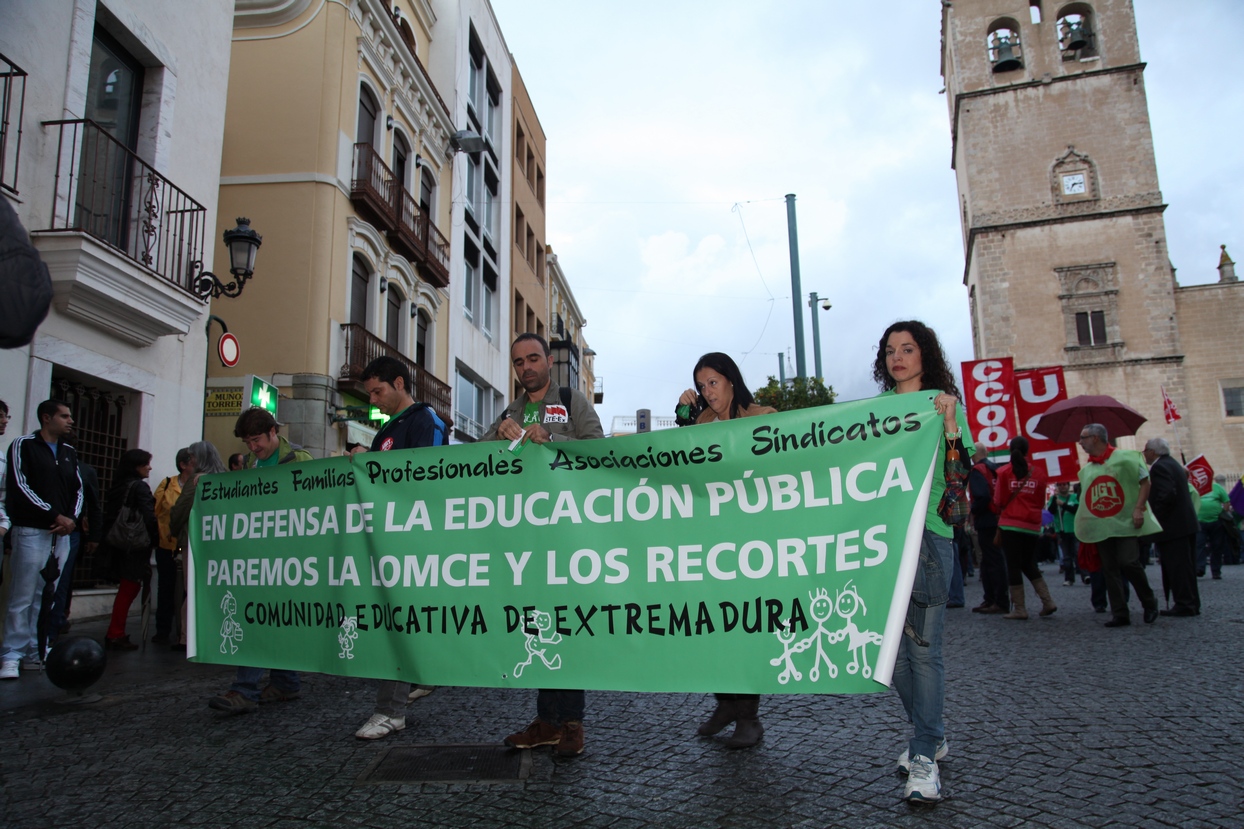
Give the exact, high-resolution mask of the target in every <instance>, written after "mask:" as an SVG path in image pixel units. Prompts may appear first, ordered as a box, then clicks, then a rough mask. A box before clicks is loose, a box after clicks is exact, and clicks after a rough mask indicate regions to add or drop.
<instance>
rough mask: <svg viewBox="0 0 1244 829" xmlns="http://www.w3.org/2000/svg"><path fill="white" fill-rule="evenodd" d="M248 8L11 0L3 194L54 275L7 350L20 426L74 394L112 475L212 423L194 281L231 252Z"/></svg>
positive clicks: (98, 463) (161, 471)
mask: <svg viewBox="0 0 1244 829" xmlns="http://www.w3.org/2000/svg"><path fill="white" fill-rule="evenodd" d="M232 23H233V2H232V0H201V2H195V3H167V2H164V0H65V1H63V2H55V3H49V2H44V0H4V2H3V3H0V75H2V76H3V77H0V83H3V87H4V88H3V96H2V99H3V101H4V109H5V111H4V112H3V113H0V115H2V116H3V117H0V122H2V123H3V131H4V132H3V136H2V137H0V148H2V150H3V156H2V159H0V198H6V199H8V200H9V201H10V203H11V204H12V205H13V207H14V208H15V210H16V211H17V214H18V216H19V218H20V219H21V221H22V223H23V224H24V225H25V226H26V228H27V229H28V230H29V231H31V236H32V238H33V240H34V243H35V246H36V247H37V248H38V249H39V251H40V254H41V255H42V257H43V259H44V261H45V262H46V263H47V265H48V269H49V271H50V273H51V275H52V280H53V284H54V300H53V307H52V310H51V312H50V313H49V315H48V318H47V319H46V320H45V321H44V323H43V325H42V326H41V327H40V329H39V331H38V333H37V334H36V336H35V339H34V341H33V342H32V343H31V344H30V345H29V346H28V347H26V348H22V349H14V350H10V351H0V398H2V399H3V400H4V401H5V402H7V403H8V404H9V407H10V411H11V413H12V415H13V422H12V424H11V427H10V430H9V435H8V437H12V436H13V435H15V434H19V433H21V432H31V431H33V430H34V429H36V428H37V426H38V424H37V420H36V418H35V408H36V407H37V406H38V404H39V403H40V402H41V401H43V400H46V399H48V398H49V397H57V398H60V399H63V400H65V401H66V402H67V403H68V404H69V405H70V407H71V409H72V410H73V414H74V418H75V420H76V421H77V426H76V431H75V438H74V444H75V447H76V448H77V449H78V453H79V455H80V456H81V457H82V458H83V460H86V461H87V462H89V463H91V464H92V465H93V466H95V467H96V469H97V471H98V472H99V475H100V480H101V484H103V485H105V486H106V485H107V483H108V482H109V481H110V480H111V475H112V472H113V468H114V467H115V465H116V462H117V460H118V459H119V457H120V455H121V454H122V453H123V452H124V451H125V450H126V449H131V448H141V449H146V450H148V451H150V452H151V453H152V454H153V455H154V460H153V464H154V469H155V473H154V474H153V478H155V477H156V476H157V475H158V476H163V475H167V474H170V473H175V472H176V467H175V465H174V455H175V453H176V451H177V450H178V449H179V448H180V447H183V446H186V445H187V444H189V443H191V442H193V441H195V440H198V439H199V437H200V434H201V429H202V416H203V394H204V391H203V381H204V364H205V357H206V354H205V350H206V337H205V334H204V327H205V323H206V317H207V314H208V305H207V303H206V301H204V300H202V299H200V298H199V297H198V296H196V295H195V294H194V293H193V291H192V290H191V287H192V285H193V282H194V275H195V274H196V273H198V272H199V271H200V270H215V265H214V260H215V258H216V256H217V255H218V254H219V255H220V257H221V258H220V263H221V264H222V265H223V266H224V267H225V269H226V271H227V267H228V266H227V262H228V255H227V252H226V251H225V249H224V247H223V245H222V244H221V242H220V235H219V232H218V230H217V227H216V218H215V217H216V202H217V192H218V187H219V179H220V158H221V142H222V136H223V132H224V120H225V99H226V87H227V83H228V75H229V57H230V32H231V29H232ZM6 442H7V441H6ZM87 564H88V565H89V562H88V563H87ZM80 566H81V565H80Z"/></svg>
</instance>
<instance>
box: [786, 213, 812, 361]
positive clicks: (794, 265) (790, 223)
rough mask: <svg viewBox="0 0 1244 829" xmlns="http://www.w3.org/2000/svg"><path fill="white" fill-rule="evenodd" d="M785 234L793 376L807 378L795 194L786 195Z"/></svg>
mask: <svg viewBox="0 0 1244 829" xmlns="http://www.w3.org/2000/svg"><path fill="white" fill-rule="evenodd" d="M786 233H787V236H789V237H790V285H791V303H790V304H791V308H793V309H794V312H795V376H797V377H807V376H808V366H807V361H806V360H805V359H804V356H803V311H800V310H799V297H801V296H803V289H802V288H800V287H799V231H798V230H797V229H796V226H795V194H794V193H787V194H786Z"/></svg>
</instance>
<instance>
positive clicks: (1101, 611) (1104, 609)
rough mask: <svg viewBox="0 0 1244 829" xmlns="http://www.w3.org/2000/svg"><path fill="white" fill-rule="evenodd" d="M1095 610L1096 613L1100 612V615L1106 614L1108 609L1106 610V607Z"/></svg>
mask: <svg viewBox="0 0 1244 829" xmlns="http://www.w3.org/2000/svg"><path fill="white" fill-rule="evenodd" d="M1093 610H1095V611H1096V612H1098V613H1105V612H1106V608H1104V607H1095V608H1093Z"/></svg>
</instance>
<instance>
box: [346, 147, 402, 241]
mask: <svg viewBox="0 0 1244 829" xmlns="http://www.w3.org/2000/svg"><path fill="white" fill-rule="evenodd" d="M392 189H393V171H392V170H390V169H389V167H388V165H387V164H385V163H384V162H383V161H382V160H381V159H380V154H379V153H377V152H376V150H375V148H374V147H372V145H371V144H355V145H354V180H353V181H351V182H350V199H351V201H353V202H354V204H355V206H356V207H359V208H361V209H362V212H364V213H367V214H369V215H368V218H370V219H371V220H372V221H374V222H375V223H376V224H377V225H378V226H379V227H380V229H381V230H387V231H391V230H395V229H396V218H395V216H394V213H393V199H392V196H391V192H392Z"/></svg>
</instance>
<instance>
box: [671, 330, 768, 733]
mask: <svg viewBox="0 0 1244 829" xmlns="http://www.w3.org/2000/svg"><path fill="white" fill-rule="evenodd" d="M691 379H692V381H693V382H694V383H695V388H693V389H687V390H686V391H684V392H683V393H682V396H681V397H679V398H678V406H677V408H675V410H674V413H675V421H676V422H677V423H678V425H679V426H691V425H693V424H699V423H713V422H714V421H718V420H734V419H735V418H739V417H756V416H757V415H767V414H773V413H774V412H776V411H777V409H775V408H773V407H772V406H760V405H758V404H756V403H755V401H754V399H753V398H752V393H751V392H750V391H748V389H747V384H746V383H744V382H743V374H742V373H741V372H740V371H739V367H738V365H737V364H736V363H735V362H734V360H732V359H731V358H730V356H729V355H727V354H722V353H721V352H720V351H713V352H710V353H708V354H705V355H704V356H703V357H701V358H700V359H699V360H698V361H697V362H696V364H695V368H694V369H692V371H691ZM715 696H716V697H717V708H716V709H715V710H714V711H713V713H712V715H711V716H710V717H709V718H708V719H707V720H705V721H704V723H703V724H702V725H701V726H700V727H699V729H698V730H697V733H698V734H699V735H700V736H701V737H712V736H713V735H714V734H716V733H718V732H719V731H721V730H722V729H723V728H725V727H726V726H727V725H730V724H731V723H734V733H732V734H731V735H730V738H729V739H728V740H726V745H727V746H728V747H729V748H751V747H752V746H754V745H756V744H757V743H759V742H760V738H761V737H763V736H764V733H765V730H764V727H763V726H761V724H760V695H759V694H716V695H715Z"/></svg>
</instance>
